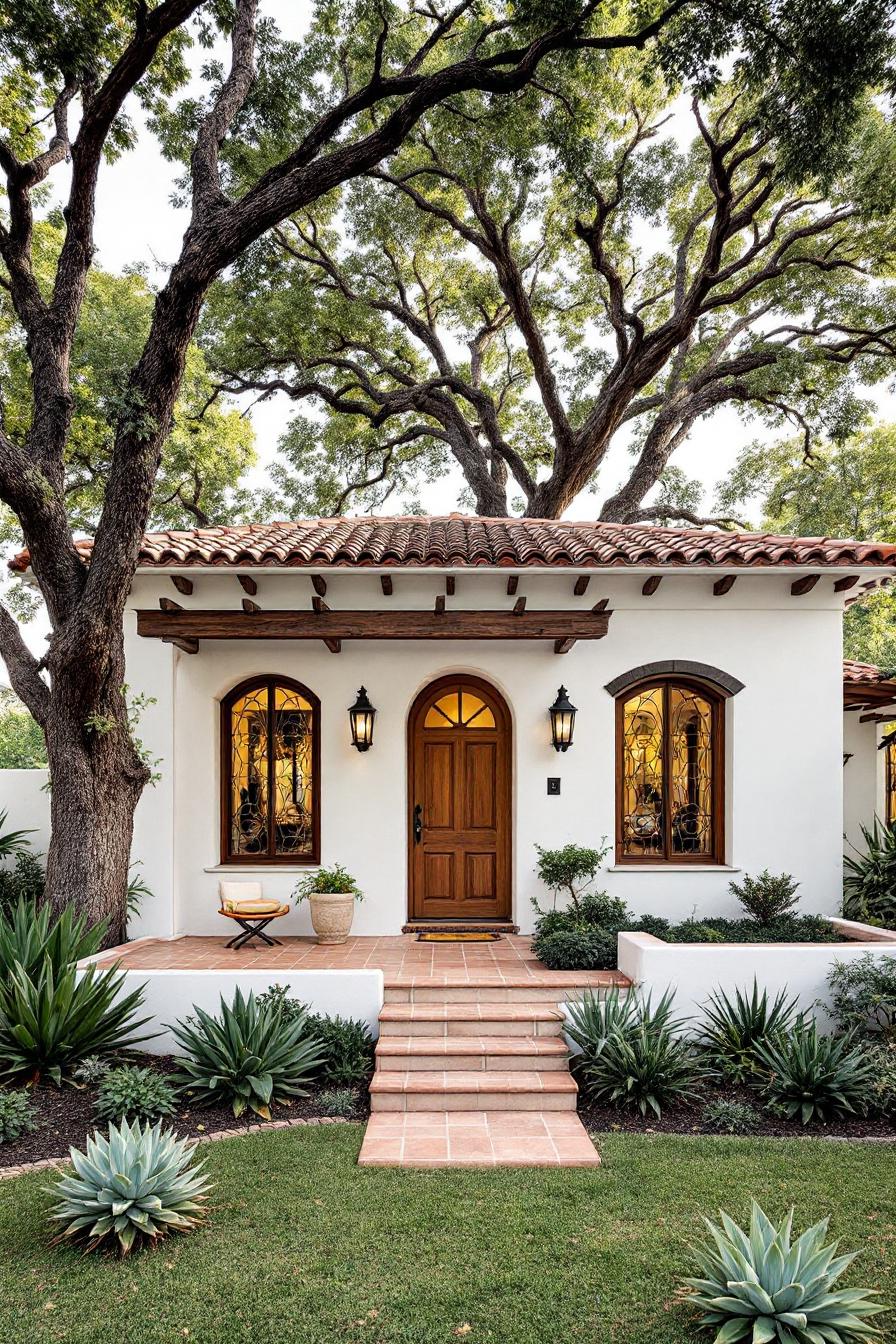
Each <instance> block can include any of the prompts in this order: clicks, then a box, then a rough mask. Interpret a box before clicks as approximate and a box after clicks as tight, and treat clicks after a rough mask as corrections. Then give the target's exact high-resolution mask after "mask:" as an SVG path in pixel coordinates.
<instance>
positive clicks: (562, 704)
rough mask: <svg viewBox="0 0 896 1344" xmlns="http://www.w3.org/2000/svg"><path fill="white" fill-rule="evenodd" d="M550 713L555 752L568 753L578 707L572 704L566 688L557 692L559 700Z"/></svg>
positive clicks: (552, 706) (561, 688)
mask: <svg viewBox="0 0 896 1344" xmlns="http://www.w3.org/2000/svg"><path fill="white" fill-rule="evenodd" d="M548 713H549V714H550V716H551V741H552V742H553V744H554V749H555V751H568V750H569V748H570V747H571V746H572V735H573V732H574V730H575V724H576V713H577V711H576V707H575V705H574V704H572V703H571V702H570V699H569V693H568V691H567V689H566V687H565V686H561V687H560V689H559V690H558V692H557V699H556V700H555V701H554V703H553V704H552V705H551V707H550V709H549V710H548Z"/></svg>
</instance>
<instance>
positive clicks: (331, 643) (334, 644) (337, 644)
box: [324, 639, 342, 653]
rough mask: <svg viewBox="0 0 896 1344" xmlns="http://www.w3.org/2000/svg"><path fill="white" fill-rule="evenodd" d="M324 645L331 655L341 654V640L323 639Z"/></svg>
mask: <svg viewBox="0 0 896 1344" xmlns="http://www.w3.org/2000/svg"><path fill="white" fill-rule="evenodd" d="M324 643H325V644H326V646H327V648H328V649H329V650H330V652H331V653H341V652H342V640H341V639H325V640H324Z"/></svg>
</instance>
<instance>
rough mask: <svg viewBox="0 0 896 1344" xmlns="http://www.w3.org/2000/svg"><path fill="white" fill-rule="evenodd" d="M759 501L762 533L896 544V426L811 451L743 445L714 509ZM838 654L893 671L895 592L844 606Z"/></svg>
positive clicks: (797, 446) (796, 444)
mask: <svg viewBox="0 0 896 1344" xmlns="http://www.w3.org/2000/svg"><path fill="white" fill-rule="evenodd" d="M757 500H758V501H759V508H761V510H762V515H761V518H760V519H758V520H757V525H758V526H760V527H761V528H762V529H763V530H764V531H768V532H781V533H784V534H785V535H787V534H794V535H798V536H803V537H853V538H855V539H856V540H857V541H868V540H877V541H896V425H890V424H879V425H874V426H872V427H870V428H865V429H861V430H859V431H858V432H856V433H854V434H849V435H847V436H845V437H844V438H842V439H837V440H835V441H834V442H832V443H830V444H827V445H825V446H819V447H818V448H815V449H813V451H812V452H811V453H809V454H807V453H806V451H805V444H804V441H803V440H802V439H799V440H795V439H788V440H785V441H784V442H782V443H778V444H776V445H775V446H773V447H769V446H768V445H767V444H753V445H751V446H750V447H748V448H745V449H744V451H743V452H742V453H741V454H740V456H739V457H738V459H737V462H736V464H735V466H734V469H733V470H732V472H731V474H730V476H729V477H728V479H727V480H726V481H725V483H724V485H723V486H722V488H721V490H720V492H719V499H718V505H719V507H720V508H721V509H722V510H739V509H740V508H741V507H742V506H743V505H745V504H747V503H749V502H750V501H753V502H754V503H755V501H757ZM843 651H844V654H845V656H846V657H847V658H856V659H858V660H859V662H868V663H876V664H877V665H878V667H882V668H884V669H886V670H890V669H893V670H896V593H893V592H892V591H890V590H889V589H887V588H882V589H879V590H878V591H876V592H873V593H871V594H870V595H869V596H867V597H863V598H862V599H861V600H860V601H858V602H855V603H853V604H851V605H850V606H849V607H847V609H846V616H845V620H844V627H843Z"/></svg>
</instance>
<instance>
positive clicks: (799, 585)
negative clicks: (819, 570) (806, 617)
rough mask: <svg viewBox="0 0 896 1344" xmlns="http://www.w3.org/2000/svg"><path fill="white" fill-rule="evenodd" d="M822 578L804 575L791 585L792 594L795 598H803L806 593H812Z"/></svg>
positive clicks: (817, 575) (818, 575)
mask: <svg viewBox="0 0 896 1344" xmlns="http://www.w3.org/2000/svg"><path fill="white" fill-rule="evenodd" d="M820 578H821V575H820V574H804V575H803V577H802V578H801V579H794V581H793V583H792V584H791V585H790V591H791V594H792V595H793V596H794V597H802V596H803V595H804V594H805V593H811V591H812V589H813V588H814V587H815V585H816V583H817V582H818V580H819V579H820Z"/></svg>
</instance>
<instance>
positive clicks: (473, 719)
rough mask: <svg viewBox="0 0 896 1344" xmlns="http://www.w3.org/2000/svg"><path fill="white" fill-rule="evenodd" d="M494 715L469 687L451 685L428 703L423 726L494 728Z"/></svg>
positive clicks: (480, 697) (479, 696)
mask: <svg viewBox="0 0 896 1344" xmlns="http://www.w3.org/2000/svg"><path fill="white" fill-rule="evenodd" d="M495 726H496V725H495V716H494V713H493V711H492V710H491V708H490V707H489V706H488V705H487V704H486V702H485V701H484V700H483V699H482V696H481V695H479V694H477V693H476V692H475V691H473V690H471V689H470V688H469V687H467V686H464V685H460V686H452V688H451V690H450V691H446V692H445V694H444V695H440V696H439V698H438V700H435V701H434V702H433V704H431V705H430V707H429V709H428V710H427V712H426V718H425V719H424V720H423V727H424V728H475V729H479V728H494V727H495Z"/></svg>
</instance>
